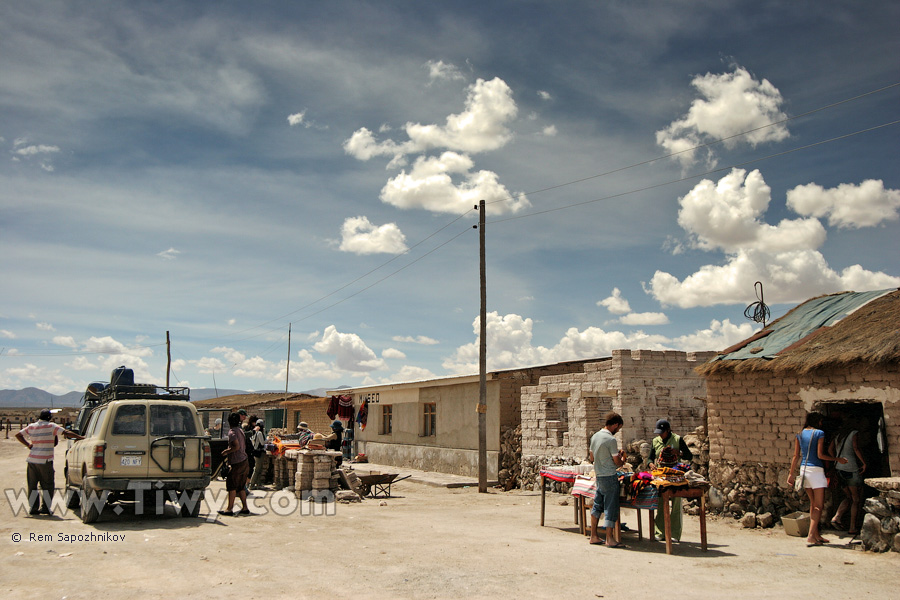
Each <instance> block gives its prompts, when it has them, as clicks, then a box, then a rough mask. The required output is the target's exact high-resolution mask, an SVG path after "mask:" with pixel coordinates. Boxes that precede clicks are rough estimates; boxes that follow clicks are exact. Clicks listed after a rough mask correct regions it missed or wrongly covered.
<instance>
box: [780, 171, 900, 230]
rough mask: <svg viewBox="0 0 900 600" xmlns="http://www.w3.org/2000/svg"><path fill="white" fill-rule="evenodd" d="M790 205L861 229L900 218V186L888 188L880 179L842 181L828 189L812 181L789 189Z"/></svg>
mask: <svg viewBox="0 0 900 600" xmlns="http://www.w3.org/2000/svg"><path fill="white" fill-rule="evenodd" d="M787 205H788V208H791V209H793V210H794V211H795V212H796V213H797V214H800V215H807V216H812V217H818V218H822V217H825V216H827V217H828V224H829V225H832V226H834V227H839V228H845V229H859V228H861V227H874V226H875V225H879V224H880V223H882V222H884V221H896V220H897V219H898V218H900V190H889V189H885V188H884V182H882V181H881V180H880V179H868V180H866V181H864V182H862V183H861V184H860V185H853V184H850V183H842V184H840V185H839V186H837V187H835V188H831V189H828V190H826V189H825V188H823V187H822V186H820V185H817V184H815V183H810V184H807V185H799V186H797V187H795V188H794V189H792V190H789V191H788V193H787Z"/></svg>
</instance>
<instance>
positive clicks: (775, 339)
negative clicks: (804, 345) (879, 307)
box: [713, 288, 894, 361]
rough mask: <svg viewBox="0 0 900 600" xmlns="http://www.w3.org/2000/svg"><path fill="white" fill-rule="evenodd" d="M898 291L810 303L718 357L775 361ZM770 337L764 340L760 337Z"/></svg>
mask: <svg viewBox="0 0 900 600" xmlns="http://www.w3.org/2000/svg"><path fill="white" fill-rule="evenodd" d="M892 291H894V290H893V288H892V289H888V290H877V291H872V292H844V293H842V294H833V295H830V296H821V297H819V298H813V299H812V300H807V301H806V302H804V303H803V304H801V305H799V306H797V307H796V308H794V309H793V310H791V311H790V312H789V313H788V314H786V315H785V316H783V317H781V318H780V319H778V320H777V321H775V322H774V323H772V324H770V325H768V326H767V327H766V328H765V329H764V330H762V331H761V332H759V333H757V334H756V335H754V336H752V337H750V338H748V339H747V340H745V342H744V343H743V344H738V345H737V347H733V348H736V349H734V350H732V349H731V348H729V350H731V351H730V352H728V351H726V352H727V353H726V354H722V355H720V356H717V357H716V358H714V359H713V360H714V361H721V360H747V359H751V358H774V357H775V356H777V355H778V353H779V352H781V351H783V350H784V349H785V348H788V347H790V346H793V345H794V344H796V343H797V342H799V341H801V340H803V339H805V338H807V337H809V336H810V335H812V334H814V333H816V332H817V331H819V330H820V329H821V328H822V327H831V326H832V325H834V324H835V323H837V322H838V321H840V320H841V319H843V318H844V317H846V316H847V315H849V314H851V313H852V312H854V311H856V310H858V309H859V308H861V307H862V306H865V305H866V304H868V303H869V302H871V301H872V300H875V299H876V298H880V297H881V296H884V295H885V294H888V293H890V292H892ZM767 331H768V332H769V333H768V334H766V335H763V336H761V337H760V334H765V333H766V332H767Z"/></svg>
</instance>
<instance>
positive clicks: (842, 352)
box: [698, 290, 900, 512]
mask: <svg viewBox="0 0 900 600" xmlns="http://www.w3.org/2000/svg"><path fill="white" fill-rule="evenodd" d="M698 371H699V372H700V373H701V374H702V375H703V376H704V377H705V378H706V386H707V394H708V396H707V407H708V419H709V445H710V469H709V473H710V480H711V482H712V484H713V485H714V486H715V487H716V488H718V489H719V490H721V491H723V492H724V493H725V495H730V497H729V501H730V502H734V501H735V500H737V501H739V503H741V504H744V505H747V507H749V508H753V507H761V508H763V509H765V508H766V507H767V506H768V508H769V510H771V509H772V508H774V509H776V510H778V511H779V512H783V511H784V510H785V509H788V510H791V509H796V508H797V507H798V506H799V502H798V499H797V497H796V496H795V495H794V492H793V490H791V489H789V488H788V487H787V484H786V483H785V480H786V478H787V471H788V469H789V468H790V462H791V457H792V455H793V444H794V436H795V435H796V434H797V432H798V431H799V430H800V429H801V428H802V427H803V422H804V419H805V416H806V414H807V412H809V411H818V412H821V413H823V414H825V415H826V417H828V418H827V419H826V435H829V436H831V435H833V432H834V428H835V426H836V423H837V420H838V419H850V420H851V421H852V423H853V426H854V428H856V429H858V431H859V435H858V441H859V444H860V446H861V447H862V450H863V452H864V454H865V455H866V458H867V460H866V462H867V464H868V465H869V468H868V470H867V472H866V473H865V476H866V477H890V476H897V475H898V474H900V291H897V290H882V291H876V292H861V293H857V292H845V293H841V294H833V295H829V296H821V297H819V298H813V299H811V300H808V301H806V302H804V303H803V304H801V305H799V306H797V307H795V308H794V309H793V310H791V311H790V312H789V313H787V314H786V315H785V316H783V317H781V318H780V319H778V320H777V321H774V322H773V323H770V324H769V325H768V326H766V327H764V328H763V329H762V331H760V332H758V333H757V334H756V335H754V336H752V337H750V338H748V339H747V340H744V341H743V342H741V343H739V344H736V345H735V346H733V347H731V348H729V349H727V350H725V351H723V352H722V353H721V355H720V356H718V357H716V358H715V359H714V360H712V361H710V362H707V363H706V364H704V365H703V366H702V367H701V368H699V369H698ZM871 493H872V492H871V491H869V494H871Z"/></svg>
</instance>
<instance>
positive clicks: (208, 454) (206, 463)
mask: <svg viewBox="0 0 900 600" xmlns="http://www.w3.org/2000/svg"><path fill="white" fill-rule="evenodd" d="M203 468H204V469H212V449H211V448H210V447H209V442H207V441H204V442H203Z"/></svg>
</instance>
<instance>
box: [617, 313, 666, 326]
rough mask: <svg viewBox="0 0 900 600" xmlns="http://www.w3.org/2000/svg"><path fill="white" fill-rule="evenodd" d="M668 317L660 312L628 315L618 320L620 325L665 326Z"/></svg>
mask: <svg viewBox="0 0 900 600" xmlns="http://www.w3.org/2000/svg"><path fill="white" fill-rule="evenodd" d="M668 322H669V317H667V316H666V315H665V313H660V312H644V313H629V314H627V315H625V316H624V317H622V318H621V319H619V323H621V324H622V325H666V324H667V323H668Z"/></svg>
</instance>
